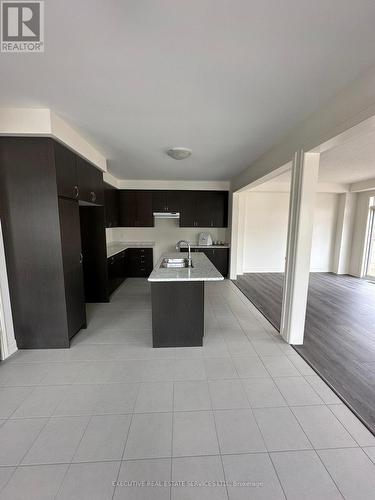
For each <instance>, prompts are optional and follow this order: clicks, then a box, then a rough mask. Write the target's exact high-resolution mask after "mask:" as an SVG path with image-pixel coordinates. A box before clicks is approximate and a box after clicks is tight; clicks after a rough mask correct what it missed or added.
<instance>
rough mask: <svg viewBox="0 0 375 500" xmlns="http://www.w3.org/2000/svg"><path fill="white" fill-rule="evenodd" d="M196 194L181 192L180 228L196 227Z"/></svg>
mask: <svg viewBox="0 0 375 500" xmlns="http://www.w3.org/2000/svg"><path fill="white" fill-rule="evenodd" d="M195 222H196V221H195V193H194V191H180V227H195V225H196V224H195Z"/></svg>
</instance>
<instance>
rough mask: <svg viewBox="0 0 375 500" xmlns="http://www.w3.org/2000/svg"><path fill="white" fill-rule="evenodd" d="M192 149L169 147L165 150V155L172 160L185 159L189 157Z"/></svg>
mask: <svg viewBox="0 0 375 500" xmlns="http://www.w3.org/2000/svg"><path fill="white" fill-rule="evenodd" d="M191 153H192V151H191V149H189V148H170V149H168V151H167V155H168V156H170V157H171V158H173V159H174V160H185V159H186V158H189V156H190V155H191Z"/></svg>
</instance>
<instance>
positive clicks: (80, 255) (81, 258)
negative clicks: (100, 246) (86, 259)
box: [79, 252, 83, 264]
mask: <svg viewBox="0 0 375 500" xmlns="http://www.w3.org/2000/svg"><path fill="white" fill-rule="evenodd" d="M82 262H83V254H82V252H80V253H79V263H80V264H82Z"/></svg>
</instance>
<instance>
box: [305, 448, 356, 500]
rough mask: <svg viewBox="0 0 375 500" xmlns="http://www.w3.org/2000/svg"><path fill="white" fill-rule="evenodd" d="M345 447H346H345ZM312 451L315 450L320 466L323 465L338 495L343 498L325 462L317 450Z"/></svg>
mask: <svg viewBox="0 0 375 500" xmlns="http://www.w3.org/2000/svg"><path fill="white" fill-rule="evenodd" d="M345 449H348V448H345ZM354 449H357V448H354ZM314 452H315V455H316V456H317V457H318V459H319V461H320V463H321V464H322V466H323V467H324V469H325V470H326V471H327V474H328V475H329V477H330V478H331V479H332V482H333V484H334V485H335V486H336V488H337V491H338V492H339V493H340V495H341V496H342V498H343V499H344V500H345V496H344V494H343V493H342V491H341V489H340V487H339V485H338V483H337V482H336V481H335V479H334V477H333V476H332V474H331V473H330V472H329V470H328V468H327V467H326V464H325V463H324V462H323V460H322V457H321V456H320V455H319V453H318V451H317V450H315V449H314Z"/></svg>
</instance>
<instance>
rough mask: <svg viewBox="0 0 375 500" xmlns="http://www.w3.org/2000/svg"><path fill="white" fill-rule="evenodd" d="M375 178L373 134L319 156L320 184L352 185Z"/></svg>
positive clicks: (374, 139) (374, 137)
mask: <svg viewBox="0 0 375 500" xmlns="http://www.w3.org/2000/svg"><path fill="white" fill-rule="evenodd" d="M373 178H375V133H369V134H364V135H361V136H358V137H356V138H355V139H352V140H350V141H347V142H346V143H345V144H342V145H340V146H338V147H336V148H333V149H330V150H328V151H326V152H325V153H323V154H322V155H321V159H320V166H319V181H320V182H340V183H343V184H353V183H354V182H360V181H364V180H367V179H373Z"/></svg>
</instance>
